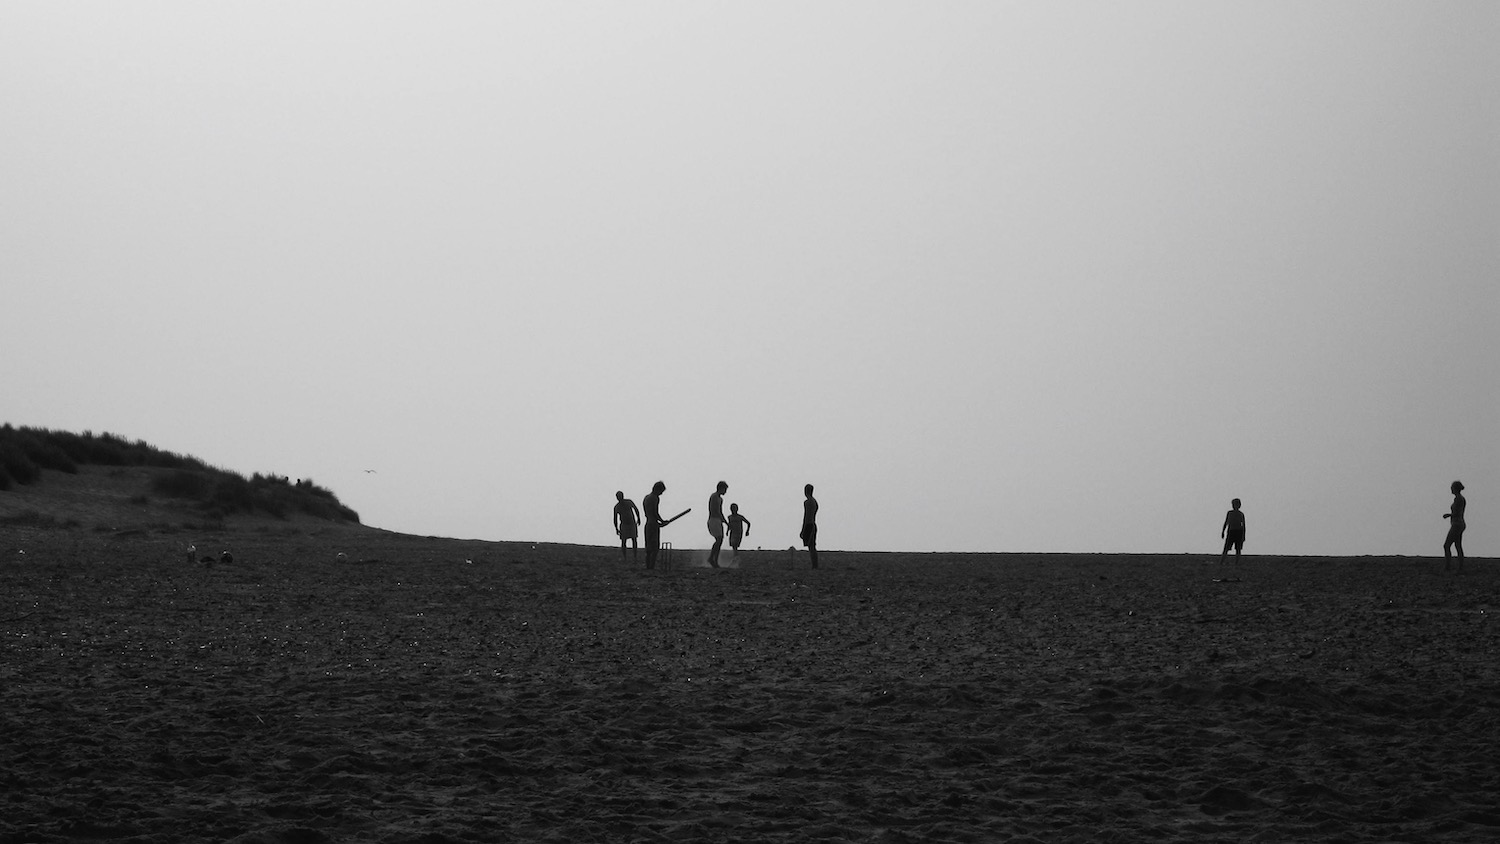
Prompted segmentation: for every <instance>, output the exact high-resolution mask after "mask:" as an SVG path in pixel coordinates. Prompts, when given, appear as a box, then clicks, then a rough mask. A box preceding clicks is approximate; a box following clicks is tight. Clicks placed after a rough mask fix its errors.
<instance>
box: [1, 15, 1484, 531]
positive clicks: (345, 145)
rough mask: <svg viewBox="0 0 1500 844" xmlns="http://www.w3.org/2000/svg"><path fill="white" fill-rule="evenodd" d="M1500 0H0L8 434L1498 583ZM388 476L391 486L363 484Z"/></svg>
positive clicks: (463, 506) (545, 517) (530, 492)
mask: <svg viewBox="0 0 1500 844" xmlns="http://www.w3.org/2000/svg"><path fill="white" fill-rule="evenodd" d="M1497 44H1500V4H1497V3H1488V2H1459V3H1451V2H1447V3H1445V2H1430V1H1429V0H1423V2H1410V3H1381V2H1325V3H1304V2H1294V3H1276V2H1228V3H1204V2H1180V3H1160V2H1142V3H1113V2H1107V3H1103V2H1101V3H1052V2H1036V3H1004V2H979V3H923V2H911V3H879V2H847V3H846V2H838V3H833V2H828V3H818V2H813V3H807V2H794V3H768V2H754V3H748V2H747V3H699V2H676V3H640V2H636V3H566V4H564V3H530V4H521V3H515V4H487V3H446V4H434V3H406V4H389V3H371V2H359V3H312V4H307V3H280V4H278V3H264V2H255V3H224V4H218V3H216V4H200V3H187V2H174V3H154V4H153V3H128V4H122V3H102V2H101V3H64V4H58V3H46V2H38V3H28V2H8V3H5V4H4V5H0V114H3V115H4V117H3V120H0V285H3V303H4V313H5V317H6V318H5V321H4V329H3V331H0V378H3V389H0V421H8V422H11V423H13V424H17V425H35V426H43V427H51V428H60V429H65V430H74V431H82V430H93V431H96V432H100V431H110V432H114V433H118V434H121V435H124V436H127V437H130V438H139V439H144V440H146V441H148V442H151V443H153V444H155V445H158V446H160V447H163V448H167V449H170V450H173V451H179V452H184V453H189V454H193V455H195V456H198V457H202V458H203V459H205V460H208V461H209V462H212V463H216V464H219V465H222V466H224V467H226V468H230V469H234V470H237V471H240V472H243V473H246V474H249V473H251V472H255V471H261V472H277V473H284V474H288V475H291V476H294V477H311V478H313V479H314V480H316V481H318V482H319V483H321V484H323V485H325V486H328V487H330V488H332V489H333V490H334V491H335V492H337V493H338V494H339V496H340V498H341V499H342V500H344V501H345V503H347V504H349V505H350V506H352V507H354V508H355V509H357V510H358V511H359V512H360V514H361V516H362V517H363V520H364V521H365V522H366V523H367V524H372V525H374V526H377V527H383V528H387V529H391V530H398V531H404V532H411V533H417V534H437V535H444V536H457V537H469V538H483V539H511V540H547V541H563V542H581V543H589V544H611V543H613V542H614V541H615V540H614V536H613V533H612V531H611V528H610V508H611V506H612V505H613V503H614V493H615V490H617V489H620V490H624V491H625V493H626V494H627V495H628V496H630V497H632V498H634V499H635V500H636V501H640V499H641V498H642V497H643V496H644V495H645V494H646V492H647V491H648V490H649V488H650V485H651V483H652V482H653V481H656V480H658V479H660V480H663V481H665V482H666V484H667V487H668V490H667V493H666V495H665V496H664V504H663V507H664V509H665V510H667V511H669V512H673V513H675V512H677V511H678V510H681V509H684V508H686V507H693V508H694V515H693V516H690V517H688V518H686V519H684V520H682V521H681V522H678V523H677V524H675V525H673V526H672V527H671V528H669V529H667V531H666V532H665V536H664V538H665V539H667V540H670V541H672V542H674V543H675V544H676V545H677V547H679V548H684V547H693V546H700V547H706V545H707V544H708V541H709V540H708V535H707V533H706V531H705V530H704V529H703V525H702V518H701V516H703V515H706V500H707V498H708V495H709V494H710V493H711V492H712V491H713V485H714V483H715V482H716V481H718V480H720V479H723V480H726V481H728V482H729V484H730V490H729V495H728V500H729V501H735V502H738V503H739V504H740V506H741V508H742V509H743V511H744V512H745V514H746V515H747V516H749V517H750V519H751V520H752V521H753V523H754V527H753V529H752V533H751V536H750V538H749V540H748V543H747V544H748V545H749V546H750V547H756V546H764V547H768V548H771V547H775V548H785V547H787V546H788V545H791V544H792V543H794V542H795V541H796V535H797V529H798V524H799V520H800V515H801V498H802V493H801V490H802V485H803V484H804V483H814V484H816V485H817V488H818V492H817V494H818V497H819V500H820V501H821V503H822V511H821V518H820V524H821V532H820V537H821V540H822V544H823V545H824V546H825V547H827V548H834V549H837V548H844V549H871V550H965V551H1077V552H1088V551H1100V552H1120V551H1136V552H1179V551H1191V552H1198V551H1201V552H1204V553H1206V554H1216V553H1217V551H1218V546H1219V526H1220V523H1221V521H1222V519H1223V515H1224V511H1225V510H1226V509H1228V505H1229V500H1230V498H1232V497H1236V496H1238V497H1240V498H1242V499H1244V502H1245V511H1246V513H1247V515H1248V520H1249V542H1248V545H1247V550H1248V551H1251V552H1259V553H1281V554H1367V553H1368V554H1385V553H1399V554H1433V553H1439V548H1440V545H1441V542H1442V539H1443V535H1444V531H1445V529H1446V523H1445V522H1444V521H1442V519H1441V514H1442V513H1444V512H1446V510H1447V507H1448V503H1449V500H1450V498H1449V495H1448V492H1447V489H1448V484H1449V483H1450V482H1451V481H1452V480H1454V479H1455V478H1459V479H1462V480H1463V481H1464V482H1465V484H1467V486H1468V488H1469V490H1468V497H1469V500H1470V507H1469V517H1470V518H1469V522H1470V525H1471V527H1470V528H1469V532H1468V535H1467V537H1466V545H1467V546H1468V548H1469V550H1470V553H1471V554H1475V555H1491V556H1494V555H1497V554H1500V549H1497V545H1500V524H1497V523H1500V508H1497V507H1496V505H1495V502H1497V501H1500V440H1497V435H1500V398H1497V391H1496V386H1497V384H1496V382H1497V378H1496V371H1497V367H1496V364H1497V362H1500V330H1497V325H1500V283H1497V282H1500V50H1497V49H1496V45H1497ZM366 469H374V470H376V471H375V472H373V473H370V472H366V471H365V470H366Z"/></svg>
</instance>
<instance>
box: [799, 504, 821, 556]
mask: <svg viewBox="0 0 1500 844" xmlns="http://www.w3.org/2000/svg"><path fill="white" fill-rule="evenodd" d="M802 494H803V495H805V496H806V499H805V500H804V501H803V502H802V532H801V533H800V534H798V536H800V537H801V538H802V544H803V545H806V546H807V557H808V559H809V560H811V561H812V567H813V568H817V567H818V499H816V498H813V485H812V484H808V485H807V486H805V487H803V488H802Z"/></svg>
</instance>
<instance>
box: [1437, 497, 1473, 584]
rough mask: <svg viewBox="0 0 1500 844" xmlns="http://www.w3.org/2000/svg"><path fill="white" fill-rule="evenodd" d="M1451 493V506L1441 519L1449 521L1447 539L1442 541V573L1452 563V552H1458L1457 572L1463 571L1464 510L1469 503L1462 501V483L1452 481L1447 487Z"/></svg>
mask: <svg viewBox="0 0 1500 844" xmlns="http://www.w3.org/2000/svg"><path fill="white" fill-rule="evenodd" d="M1448 488H1449V489H1451V490H1452V491H1453V506H1452V507H1450V508H1449V509H1448V512H1446V513H1444V514H1443V518H1445V519H1450V520H1451V521H1449V522H1448V538H1447V539H1444V540H1443V571H1447V570H1448V564H1449V563H1451V562H1453V550H1454V549H1456V550H1457V551H1458V570H1459V571H1463V570H1464V528H1465V527H1467V525H1465V524H1464V508H1465V507H1468V506H1469V502H1468V501H1465V500H1464V494H1463V491H1464V485H1463V482H1462V481H1454V482H1453V485H1452V486H1450V487H1448Z"/></svg>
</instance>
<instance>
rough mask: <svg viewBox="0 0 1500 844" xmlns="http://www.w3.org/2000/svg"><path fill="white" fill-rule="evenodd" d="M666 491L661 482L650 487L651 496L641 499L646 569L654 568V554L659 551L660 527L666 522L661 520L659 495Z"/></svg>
mask: <svg viewBox="0 0 1500 844" xmlns="http://www.w3.org/2000/svg"><path fill="white" fill-rule="evenodd" d="M666 491H667V485H666V484H664V483H662V482H661V481H657V482H656V483H654V484H652V485H651V494H650V495H647V496H646V497H645V498H644V499H642V502H641V503H643V504H645V505H646V568H648V569H654V568H656V552H658V551H660V550H661V527H662V525H664V524H666V522H664V521H662V520H661V494H662V493H664V492H666Z"/></svg>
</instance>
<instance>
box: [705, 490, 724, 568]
mask: <svg viewBox="0 0 1500 844" xmlns="http://www.w3.org/2000/svg"><path fill="white" fill-rule="evenodd" d="M728 491H729V484H727V483H725V482H723V481H719V485H718V487H717V488H716V489H715V490H714V494H713V495H710V496H709V497H708V535H709V536H712V537H713V538H714V547H713V549H712V550H710V551H709V552H708V564H709V565H711V566H713V567H714V568H718V567H719V549H720V548H723V547H724V526H725V525H727V524H729V521H728V520H727V519H725V518H724V493H726V492H728Z"/></svg>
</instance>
